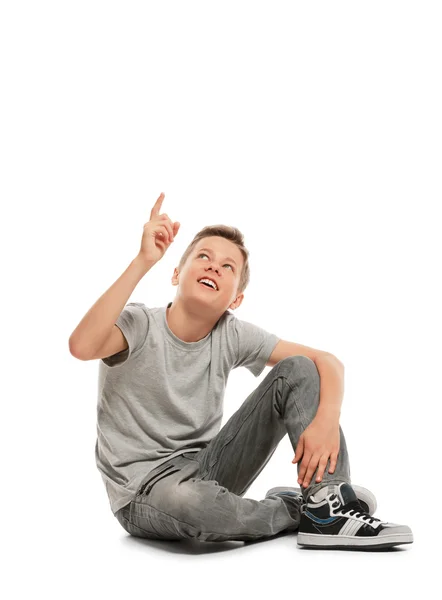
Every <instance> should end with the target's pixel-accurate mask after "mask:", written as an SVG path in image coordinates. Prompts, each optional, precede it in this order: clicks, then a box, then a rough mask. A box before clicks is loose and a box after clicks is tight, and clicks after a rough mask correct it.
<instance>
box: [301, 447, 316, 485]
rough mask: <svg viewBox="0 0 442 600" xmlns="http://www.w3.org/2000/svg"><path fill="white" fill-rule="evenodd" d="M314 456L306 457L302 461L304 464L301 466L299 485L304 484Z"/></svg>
mask: <svg viewBox="0 0 442 600" xmlns="http://www.w3.org/2000/svg"><path fill="white" fill-rule="evenodd" d="M312 456H313V455H312V454H309V455H304V457H303V459H302V463H301V464H300V465H299V472H298V483H300V484H302V482H303V481H304V479H305V475H306V473H307V469H308V466H309V463H310V460H311V458H312Z"/></svg>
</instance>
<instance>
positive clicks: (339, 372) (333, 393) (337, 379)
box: [315, 354, 344, 423]
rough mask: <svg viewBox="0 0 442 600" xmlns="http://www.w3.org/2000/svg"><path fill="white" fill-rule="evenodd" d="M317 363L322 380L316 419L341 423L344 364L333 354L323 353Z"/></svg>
mask: <svg viewBox="0 0 442 600" xmlns="http://www.w3.org/2000/svg"><path fill="white" fill-rule="evenodd" d="M315 363H316V366H317V368H318V372H319V377H320V380H321V384H320V391H319V407H318V410H317V411H316V415H315V419H317V420H327V421H336V422H338V423H339V418H340V416H341V405H342V400H343V398H344V365H343V364H342V363H341V362H340V361H339V360H338V359H337V358H336V357H335V356H333V355H332V354H321V355H320V356H319V357H318V358H316V360H315Z"/></svg>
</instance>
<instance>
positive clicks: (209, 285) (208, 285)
mask: <svg viewBox="0 0 442 600" xmlns="http://www.w3.org/2000/svg"><path fill="white" fill-rule="evenodd" d="M198 283H199V284H200V285H203V286H204V287H206V288H208V289H209V290H212V291H213V292H216V291H217V290H216V289H215V288H214V287H213V286H212V285H211V284H210V283H206V282H204V281H202V282H201V281H198Z"/></svg>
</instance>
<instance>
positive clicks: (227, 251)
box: [172, 236, 244, 315]
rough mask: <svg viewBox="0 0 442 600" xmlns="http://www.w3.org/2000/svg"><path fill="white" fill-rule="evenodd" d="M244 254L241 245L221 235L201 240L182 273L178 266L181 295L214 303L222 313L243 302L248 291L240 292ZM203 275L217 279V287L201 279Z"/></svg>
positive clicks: (175, 281) (176, 281)
mask: <svg viewBox="0 0 442 600" xmlns="http://www.w3.org/2000/svg"><path fill="white" fill-rule="evenodd" d="M243 262H244V259H243V256H242V253H241V251H240V250H239V248H238V246H236V244H234V243H233V242H231V241H230V240H226V239H225V238H223V237H219V236H208V237H205V238H202V239H201V240H199V241H198V243H197V244H196V246H195V247H194V248H193V250H192V252H191V253H190V254H189V256H188V257H187V260H186V262H185V264H184V267H183V268H182V270H181V273H180V272H179V271H178V269H175V271H174V274H173V277H172V284H173V285H179V288H178V292H177V295H178V296H183V297H185V298H186V300H189V299H192V300H193V301H194V302H196V303H199V304H200V305H201V308H202V307H203V306H204V307H205V306H210V307H213V309H214V311H215V312H216V313H219V314H220V315H221V314H222V313H223V312H225V311H226V310H227V309H228V308H232V309H234V308H237V307H238V306H240V304H241V302H242V300H243V297H244V294H241V295H239V296H238V295H237V292H238V286H239V280H240V276H241V269H242V267H243ZM202 278H209V279H212V280H213V281H215V283H216V286H217V288H218V289H217V290H214V289H213V288H211V287H208V286H207V285H205V284H204V283H199V280H200V279H202Z"/></svg>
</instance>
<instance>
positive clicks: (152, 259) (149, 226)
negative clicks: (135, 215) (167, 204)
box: [138, 192, 180, 263]
mask: <svg viewBox="0 0 442 600" xmlns="http://www.w3.org/2000/svg"><path fill="white" fill-rule="evenodd" d="M163 200H164V193H163V192H161V194H160V195H159V196H158V199H157V201H156V202H155V204H154V206H153V208H152V210H151V212H150V221H148V222H147V223H145V225H144V228H143V229H144V231H143V237H142V240H141V248H140V251H139V253H138V257H139V258H141V260H143V261H146V262H148V263H157V262H158V261H159V260H161V259H162V258H163V256H164V253H165V252H166V250H167V249H168V248H169V246H170V244H171V243H172V242H173V241H174V238H175V236H176V234H177V233H178V230H179V228H180V223H179V222H178V221H175V222H172V221H171V220H170V219H169V217H168V216H167V215H166V213H163V214H161V215H160V214H159V213H160V210H161V204H162V203H163Z"/></svg>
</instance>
